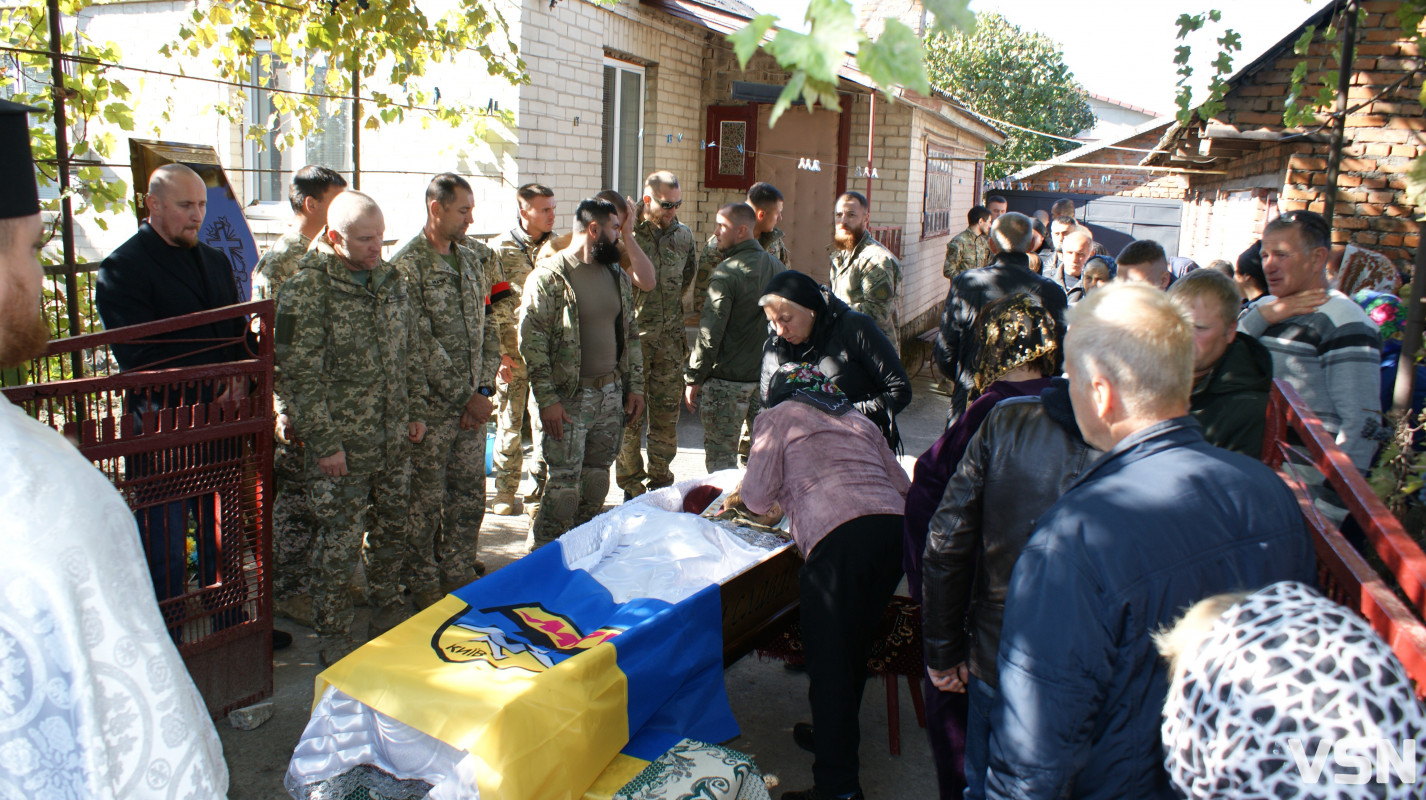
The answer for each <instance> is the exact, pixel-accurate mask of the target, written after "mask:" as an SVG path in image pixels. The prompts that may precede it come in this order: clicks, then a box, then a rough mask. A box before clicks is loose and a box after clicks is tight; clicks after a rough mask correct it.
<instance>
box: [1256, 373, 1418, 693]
mask: <svg viewBox="0 0 1426 800" xmlns="http://www.w3.org/2000/svg"><path fill="white" fill-rule="evenodd" d="M1290 439H1292V440H1295V442H1300V443H1301V444H1300V445H1298V444H1296V443H1295V442H1294V441H1289V440H1290ZM1294 459H1295V460H1296V462H1297V463H1302V462H1306V463H1311V464H1312V465H1313V466H1314V467H1316V469H1317V471H1318V472H1321V473H1322V474H1323V475H1325V476H1326V477H1327V482H1328V483H1330V484H1331V485H1332V488H1333V489H1335V490H1336V491H1337V494H1338V495H1339V496H1340V497H1341V498H1342V500H1343V501H1344V502H1345V503H1346V506H1347V509H1348V511H1350V512H1351V515H1352V517H1353V518H1355V519H1356V521H1357V523H1358V524H1359V525H1361V528H1362V530H1363V531H1364V532H1365V533H1366V540H1367V544H1368V545H1369V546H1370V547H1371V548H1372V549H1373V550H1375V551H1376V554H1377V555H1378V556H1380V557H1381V560H1382V563H1383V564H1384V565H1385V568H1386V569H1387V570H1388V574H1387V575H1385V576H1384V575H1381V574H1378V573H1377V571H1376V570H1375V569H1373V568H1372V566H1371V564H1369V563H1368V562H1367V561H1366V559H1364V558H1362V556H1361V554H1360V553H1358V552H1357V550H1356V548H1354V547H1353V546H1352V545H1351V543H1350V542H1348V541H1347V539H1346V538H1345V537H1344V536H1343V535H1342V533H1341V531H1340V530H1338V528H1337V526H1336V525H1334V524H1332V522H1330V521H1329V520H1328V519H1327V518H1326V517H1324V516H1323V515H1322V514H1321V513H1320V512H1318V510H1317V507H1316V506H1315V505H1314V504H1313V502H1312V498H1311V495H1310V494H1309V492H1308V491H1307V487H1306V486H1305V485H1304V483H1303V481H1301V480H1299V479H1298V478H1296V477H1294V476H1293V475H1292V474H1291V472H1290V471H1288V470H1287V469H1285V468H1284V466H1283V463H1284V462H1285V461H1290V460H1294ZM1263 461H1264V462H1265V463H1266V464H1267V465H1268V466H1270V467H1272V468H1273V469H1275V470H1277V472H1278V474H1279V475H1281V476H1282V478H1283V480H1284V481H1286V483H1287V485H1288V487H1289V488H1291V489H1292V490H1293V493H1294V494H1296V495H1297V501H1298V505H1299V506H1300V507H1301V508H1302V516H1303V519H1304V521H1305V522H1306V523H1307V529H1308V531H1309V532H1310V533H1311V535H1312V543H1313V545H1314V546H1315V547H1316V549H1317V568H1318V579H1319V580H1320V581H1321V584H1322V590H1323V592H1324V593H1325V594H1326V595H1327V596H1328V597H1330V598H1332V599H1333V600H1335V601H1337V602H1338V603H1341V604H1343V605H1345V606H1347V607H1348V608H1351V609H1353V610H1355V611H1357V613H1359V614H1361V615H1362V616H1363V617H1365V618H1366V620H1367V622H1368V623H1370V624H1371V626H1372V628H1373V629H1375V630H1376V632H1377V633H1379V634H1381V637H1382V638H1383V639H1385V640H1386V642H1387V644H1389V645H1391V649H1392V651H1393V652H1395V653H1396V657H1397V658H1399V659H1401V663H1402V665H1403V666H1405V667H1406V674H1407V675H1408V676H1410V677H1411V680H1412V682H1414V683H1415V685H1416V687H1415V688H1416V694H1417V696H1418V697H1421V696H1426V625H1423V624H1422V616H1421V615H1422V612H1423V611H1426V554H1423V553H1422V552H1421V548H1420V547H1418V546H1417V544H1416V542H1415V541H1413V540H1412V538H1411V537H1410V536H1409V535H1407V533H1406V531H1405V530H1404V529H1403V528H1402V527H1401V523H1400V522H1398V521H1397V519H1396V517H1395V516H1394V515H1392V513H1391V511H1389V510H1388V509H1387V507H1386V506H1385V505H1383V504H1382V502H1381V500H1379V499H1378V498H1377V496H1376V493H1375V492H1373V491H1372V489H1371V486H1369V485H1368V484H1367V481H1366V479H1365V478H1363V477H1362V474H1361V473H1360V472H1359V471H1357V468H1356V467H1355V466H1353V465H1352V461H1351V459H1349V458H1347V456H1346V454H1344V453H1343V452H1342V451H1341V449H1339V448H1338V447H1337V444H1336V441H1335V440H1334V439H1333V438H1332V436H1331V435H1330V434H1328V433H1327V432H1326V431H1324V430H1323V428H1322V422H1321V420H1319V419H1318V418H1317V415H1316V414H1314V413H1312V410H1311V409H1310V408H1308V406H1307V404H1306V403H1305V402H1303V400H1302V397H1301V395H1299V394H1298V393H1297V391H1296V390H1294V389H1293V388H1292V386H1290V385H1289V384H1287V383H1286V382H1284V381H1283V380H1282V379H1281V378H1278V379H1276V380H1274V381H1273V391H1272V394H1271V395H1270V396H1269V399H1268V419H1267V428H1266V431H1265V433H1264V437H1263ZM1388 579H1389V581H1390V582H1388ZM1392 584H1395V585H1394V586H1393V585H1392ZM1398 591H1399V592H1400V593H1401V594H1400V596H1398V594H1397V592H1398ZM1403 599H1404V601H1405V602H1403Z"/></svg>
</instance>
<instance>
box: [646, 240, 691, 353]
mask: <svg viewBox="0 0 1426 800" xmlns="http://www.w3.org/2000/svg"><path fill="white" fill-rule="evenodd" d="M634 241H636V242H638V243H639V247H640V249H642V250H643V251H644V255H646V256H648V257H649V260H650V261H652V262H653V264H654V288H653V290H652V291H648V292H644V291H640V290H639V289H635V290H634V309H635V311H634V316H635V318H636V319H637V321H638V325H639V335H640V336H647V337H649V338H651V339H658V340H662V339H664V338H665V337H670V336H682V335H683V292H684V290H686V289H687V288H688V287H689V285H691V284H692V283H693V278H694V273H695V271H696V270H697V269H698V252H697V247H696V246H695V245H694V242H693V231H691V230H689V229H688V226H687V225H684V224H683V223H682V222H678V221H675V222H674V223H673V224H672V225H670V226H668V227H667V228H660V227H659V226H658V225H656V224H654V223H652V222H649V221H648V220H646V219H641V220H639V221H638V222H635V223H634Z"/></svg>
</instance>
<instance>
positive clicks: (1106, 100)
mask: <svg viewBox="0 0 1426 800" xmlns="http://www.w3.org/2000/svg"><path fill="white" fill-rule="evenodd" d="M1084 94H1085V96H1086V97H1088V98H1090V99H1091V100H1098V101H1099V102H1101V103H1108V104H1109V105H1111V106H1119V107H1120V108H1123V109H1127V110H1129V111H1135V112H1138V113H1140V114H1148V115H1149V116H1151V117H1153V118H1154V119H1158V118H1159V117H1162V116H1163V114H1160V113H1159V112H1157V111H1150V110H1149V109H1147V108H1142V107H1140V106H1136V105H1134V104H1132V103H1126V102H1124V101H1122V100H1115V99H1114V98H1112V97H1105V96H1104V95H1102V94H1095V93H1094V92H1085V93H1084Z"/></svg>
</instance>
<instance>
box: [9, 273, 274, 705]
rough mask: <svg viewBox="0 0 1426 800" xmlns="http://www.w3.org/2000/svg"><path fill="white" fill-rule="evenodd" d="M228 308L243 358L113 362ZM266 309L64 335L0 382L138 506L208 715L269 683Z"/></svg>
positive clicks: (206, 343)
mask: <svg viewBox="0 0 1426 800" xmlns="http://www.w3.org/2000/svg"><path fill="white" fill-rule="evenodd" d="M234 318H239V319H242V320H244V325H243V328H244V330H246V329H247V328H248V324H247V320H249V319H250V318H251V320H252V322H253V324H252V331H253V332H254V333H255V334H256V335H255V336H248V337H243V338H242V341H241V343H242V344H243V346H244V352H245V353H246V358H243V359H241V360H238V361H231V362H228V363H222V364H207V365H202V366H189V367H175V368H167V369H151V370H148V369H146V370H134V371H129V372H122V373H121V372H118V370H117V368H116V366H115V362H114V360H113V358H112V357H111V354H110V352H109V351H110V348H111V346H112V345H114V344H116V343H117V344H144V343H148V342H150V341H151V340H152V337H156V336H158V335H160V334H169V335H172V333H173V332H175V331H181V330H183V329H185V328H189V327H192V326H195V325H206V324H210V323H214V322H219V321H224V320H232V319H234ZM272 322H273V307H272V302H271V301H260V302H253V303H245V304H242V305H235V306H228V307H226V308H221V309H215V310H212V311H205V312H202V313H199V314H190V315H187V316H184V317H175V318H172V319H166V320H160V321H157V322H150V323H145V324H142V325H134V326H131V327H127V328H119V329H116V330H112V331H102V332H98V333H91V334H86V335H83V336H75V337H71V338H67V339H60V340H57V341H55V342H53V343H51V345H50V347H49V349H48V351H47V352H46V354H45V355H44V357H42V358H40V359H36V361H35V362H33V363H31V364H30V365H29V366H30V369H29V375H30V376H31V378H32V379H33V380H35V381H37V382H35V383H29V384H25V385H22V386H16V387H13V388H7V389H4V393H5V395H6V396H7V397H8V398H9V399H10V401H11V402H13V403H15V404H16V405H19V406H21V407H22V408H24V409H25V411H26V413H28V414H29V415H30V416H32V417H34V418H36V419H38V420H40V421H41V422H44V423H45V424H47V425H50V426H52V427H54V428H55V429H57V430H59V431H60V432H62V433H63V434H64V435H65V436H66V438H68V439H69V440H70V441H71V442H73V443H74V444H75V445H76V446H77V447H78V448H79V450H80V452H81V453H83V454H84V455H85V457H87V458H88V459H90V460H91V461H93V462H94V465H95V466H96V467H98V468H99V469H100V470H101V471H102V472H103V473H104V474H105V476H107V477H108V478H109V479H110V480H111V481H112V482H113V483H114V485H115V487H117V488H118V489H119V491H120V492H121V493H122V494H123V495H124V498H125V500H127V501H128V503H129V507H130V508H131V509H133V510H134V514H135V517H136V519H137V521H138V528H139V532H140V536H141V538H142V539H143V541H144V544H145V551H146V553H147V554H148V558H149V569H150V572H151V574H153V576H154V584H155V591H156V592H158V596H159V598H160V600H159V610H160V611H161V612H162V613H163V617H164V620H165V623H166V624H167V625H168V627H169V631H170V634H171V635H172V636H173V637H174V639H175V640H176V641H177V643H178V649H179V653H180V654H181V655H182V656H183V659H184V662H185V663H186V664H187V666H188V670H189V673H190V674H191V675H192V676H193V681H194V683H196V684H197V685H198V689H199V690H200V691H201V692H202V693H203V697H204V700H205V701H206V702H207V705H208V710H209V711H210V713H212V714H214V715H215V716H216V715H219V714H223V713H226V712H227V711H229V710H231V709H233V708H238V707H240V706H243V705H247V704H249V703H252V702H254V701H256V700H258V699H260V698H263V697H266V696H269V695H271V694H272V580H271V575H270V567H269V565H270V564H271V561H272V544H271V522H270V520H269V516H268V509H269V507H270V506H271V496H270V489H269V487H270V486H271V485H272V484H271V481H272V364H273V340H272V330H273V327H272ZM164 341H165V342H168V343H173V342H174V341H175V340H174V339H171V338H166V339H165V340H164ZM187 341H188V342H189V343H191V344H194V345H196V346H198V347H199V348H201V349H210V348H219V347H225V346H232V345H234V344H238V343H240V342H239V340H238V339H234V340H226V341H224V340H202V341H201V342H200V341H198V340H187ZM75 363H78V364H81V365H82V368H81V375H80V376H79V377H73V374H74V373H73V372H72V366H71V365H72V364H75ZM55 376H63V377H62V378H60V379H52V378H54V377H55Z"/></svg>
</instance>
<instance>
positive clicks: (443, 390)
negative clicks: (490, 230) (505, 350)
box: [391, 233, 500, 422]
mask: <svg viewBox="0 0 1426 800" xmlns="http://www.w3.org/2000/svg"><path fill="white" fill-rule="evenodd" d="M452 249H453V252H455V253H456V254H457V256H458V257H457V263H458V264H459V267H458V268H457V269H452V268H451V266H450V265H449V264H447V263H446V261H445V259H443V258H441V256H440V254H439V253H437V252H436V248H434V247H432V246H431V242H430V240H429V239H427V238H426V234H424V233H418V234H416V235H415V236H413V237H411V241H409V242H407V243H406V244H405V245H403V246H402V247H401V249H400V250H398V251H396V255H394V256H392V257H391V265H392V266H393V267H395V268H396V269H397V270H399V271H400V272H401V275H402V277H404V278H405V279H406V286H407V288H408V290H409V291H410V293H411V307H412V309H413V310H414V311H415V312H416V315H417V324H419V325H420V328H421V346H422V348H423V350H424V352H425V354H426V390H425V399H426V402H427V404H428V406H429V412H428V413H429V419H430V421H432V422H435V421H438V420H440V419H443V418H448V417H459V416H460V413H461V412H462V411H464V410H465V404H466V402H467V401H469V400H470V398H471V396H472V395H474V394H475V390H476V389H478V388H480V387H481V386H485V387H489V388H490V389H492V390H493V389H494V388H495V372H496V370H498V369H499V368H500V342H499V333H498V331H497V330H496V327H495V317H494V315H492V314H487V313H486V307H485V298H486V296H488V295H489V294H490V288H491V286H492V285H493V277H494V276H495V270H496V267H495V253H494V252H492V251H491V249H490V248H488V247H486V246H485V245H484V244H481V243H480V242H478V241H475V240H469V241H467V242H466V244H464V245H452Z"/></svg>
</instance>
